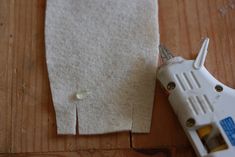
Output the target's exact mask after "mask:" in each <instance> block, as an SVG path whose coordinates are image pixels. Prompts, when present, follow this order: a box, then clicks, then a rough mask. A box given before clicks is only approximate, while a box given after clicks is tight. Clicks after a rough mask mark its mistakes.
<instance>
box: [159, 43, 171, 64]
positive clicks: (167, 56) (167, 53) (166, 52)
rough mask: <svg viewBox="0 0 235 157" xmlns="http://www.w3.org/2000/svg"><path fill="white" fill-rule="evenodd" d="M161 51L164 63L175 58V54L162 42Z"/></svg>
mask: <svg viewBox="0 0 235 157" xmlns="http://www.w3.org/2000/svg"><path fill="white" fill-rule="evenodd" d="M159 53H160V56H161V59H162V61H163V63H165V62H167V61H168V60H170V59H172V58H174V55H173V54H172V53H171V52H170V51H169V50H168V49H167V48H166V47H165V46H163V45H162V44H160V45H159Z"/></svg>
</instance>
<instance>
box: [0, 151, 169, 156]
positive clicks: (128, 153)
mask: <svg viewBox="0 0 235 157" xmlns="http://www.w3.org/2000/svg"><path fill="white" fill-rule="evenodd" d="M0 157H148V155H145V154H141V153H138V152H135V151H132V150H83V151H78V152H56V153H20V154H2V155H0ZM152 157H167V156H165V154H163V153H161V152H160V153H158V154H155V155H152Z"/></svg>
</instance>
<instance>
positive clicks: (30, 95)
mask: <svg viewBox="0 0 235 157" xmlns="http://www.w3.org/2000/svg"><path fill="white" fill-rule="evenodd" d="M45 6H46V1H45V0H0V109H1V110H0V156H72V157H73V156H86V157H101V156H107V157H109V156H110V157H119V156H121V157H134V156H135V157H147V156H149V155H147V154H146V153H147V152H149V153H155V155H154V156H156V157H166V156H172V157H195V155H194V152H193V150H192V149H191V146H190V144H189V142H188V140H187V139H186V137H185V135H184V133H183V131H182V129H181V127H180V125H179V123H178V122H177V120H176V116H175V115H174V114H173V112H172V110H171V108H170V105H169V103H168V101H167V97H166V95H165V94H164V92H163V91H162V89H161V88H160V86H159V83H157V86H156V103H155V104H154V111H153V121H152V129H151V133H150V134H138V135H137V134H130V133H128V132H123V133H115V134H108V135H99V136H78V135H77V136H57V135H56V124H55V115H54V114H55V113H54V109H53V105H52V99H51V93H50V88H49V82H48V74H47V70H46V62H45V45H44V16H45ZM234 8H235V0H213V1H212V0H203V1H202V0H201V1H199V0H159V18H160V34H161V42H162V43H164V44H165V45H167V47H168V48H170V49H171V50H172V51H173V52H175V54H178V55H181V56H183V57H185V58H187V59H193V58H194V57H195V56H196V54H197V52H198V49H199V47H200V42H201V39H202V38H203V37H205V36H208V37H209V38H210V39H211V40H210V41H211V42H210V47H209V54H208V57H207V61H206V67H207V68H208V70H209V71H210V72H211V73H212V74H213V75H214V76H215V77H216V78H218V79H219V80H220V81H222V82H223V83H225V84H226V85H229V86H231V87H233V88H234V87H235V53H234V51H235V20H234V18H235V9H234ZM141 148H146V149H150V148H152V149H153V150H149V151H147V150H145V151H144V153H140V150H139V149H141Z"/></svg>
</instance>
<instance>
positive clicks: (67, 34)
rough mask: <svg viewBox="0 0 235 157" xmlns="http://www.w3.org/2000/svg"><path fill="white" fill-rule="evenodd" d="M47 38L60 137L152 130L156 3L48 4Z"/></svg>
mask: <svg viewBox="0 0 235 157" xmlns="http://www.w3.org/2000/svg"><path fill="white" fill-rule="evenodd" d="M45 34H46V57H47V67H48V72H49V79H50V86H51V92H52V96H53V103H54V108H55V112H56V123H57V132H58V134H76V127H77V119H78V131H79V134H103V133H110V132H116V131H124V130H131V131H132V132H149V129H150V125H151V116H152V106H153V101H154V89H155V80H156V66H157V51H158V43H159V34H158V19H157V3H156V0H47V9H46V27H45ZM84 91H86V92H85V93H87V94H86V96H85V98H84V99H82V100H77V99H76V97H75V95H76V93H77V92H78V93H84Z"/></svg>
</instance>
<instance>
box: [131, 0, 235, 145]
mask: <svg viewBox="0 0 235 157" xmlns="http://www.w3.org/2000/svg"><path fill="white" fill-rule="evenodd" d="M234 4H235V1H227V0H215V1H210V0H205V1H199V0H176V1H171V0H160V1H159V13H160V15H159V16H160V17H159V18H160V36H161V42H162V43H164V45H166V46H167V47H168V48H169V49H170V50H171V51H173V52H174V53H175V54H177V55H181V56H183V57H184V58H187V59H193V58H194V57H195V56H196V54H197V52H198V50H199V48H200V44H201V43H200V41H201V40H202V38H203V37H206V36H208V37H209V38H210V39H211V40H210V46H209V54H208V57H207V60H206V67H207V69H208V70H209V71H210V72H211V73H212V74H213V75H214V76H215V77H216V78H218V80H220V81H222V82H223V83H225V84H226V85H228V86H230V87H233V88H234V87H235V75H234V74H235V66H234V65H235V53H234V50H235V20H234V17H235V9H233V5H234ZM221 8H223V9H225V10H226V11H225V13H224V14H223V13H221V11H220V9H221ZM156 92H157V93H156V103H155V106H154V111H153V122H152V123H153V124H152V129H151V133H150V134H147V135H137V134H136V135H133V136H132V145H133V147H135V148H142V147H164V146H168V147H173V146H187V145H189V142H188V140H187V139H186V137H185V135H184V134H183V131H182V129H181V127H180V125H179V123H178V122H177V120H176V116H175V115H174V113H173V112H172V110H171V109H170V104H169V103H168V101H167V97H166V96H165V95H164V94H163V90H162V89H161V88H160V85H159V84H158V85H157V90H156Z"/></svg>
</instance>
